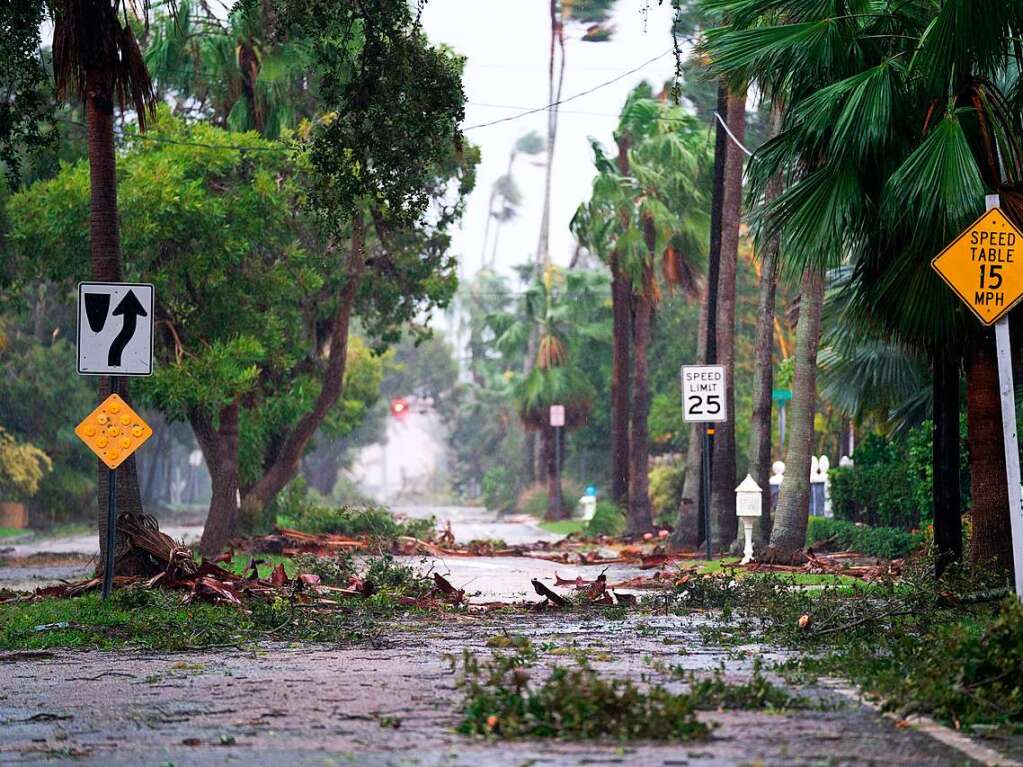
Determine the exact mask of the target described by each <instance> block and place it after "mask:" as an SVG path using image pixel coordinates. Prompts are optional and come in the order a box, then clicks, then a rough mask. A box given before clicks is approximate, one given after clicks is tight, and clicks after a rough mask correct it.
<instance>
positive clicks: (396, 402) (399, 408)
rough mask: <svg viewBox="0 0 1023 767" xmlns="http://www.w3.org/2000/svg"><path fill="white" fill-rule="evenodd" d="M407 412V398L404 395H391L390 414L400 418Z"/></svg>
mask: <svg viewBox="0 0 1023 767" xmlns="http://www.w3.org/2000/svg"><path fill="white" fill-rule="evenodd" d="M408 412H409V404H408V400H406V399H405V398H404V397H392V398H391V415H393V416H394V417H395V418H401V417H402V416H404V415H405V414H406V413H408Z"/></svg>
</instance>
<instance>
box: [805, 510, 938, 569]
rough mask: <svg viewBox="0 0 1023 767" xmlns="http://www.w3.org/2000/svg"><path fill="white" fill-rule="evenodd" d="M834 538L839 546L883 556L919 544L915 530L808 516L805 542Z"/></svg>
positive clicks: (905, 551) (895, 554) (920, 538)
mask: <svg viewBox="0 0 1023 767" xmlns="http://www.w3.org/2000/svg"><path fill="white" fill-rule="evenodd" d="M831 539H833V540H834V545H835V546H836V547H837V548H840V549H850V550H852V551H856V552H859V553H860V554H869V555H870V556H874V557H882V558H884V559H895V558H896V557H903V556H905V555H906V554H908V553H909V552H911V551H913V550H914V549H916V548H919V547H920V546H921V545H922V544H923V536H922V535H920V534H919V533H908V532H906V531H905V530H899V529H897V528H894V527H868V526H867V525H858V524H856V523H855V522H848V521H846V520H843V519H826V518H824V517H810V523H809V525H808V526H807V529H806V545H807V546H814V545H816V544H818V543H821V542H822V541H828V540H831Z"/></svg>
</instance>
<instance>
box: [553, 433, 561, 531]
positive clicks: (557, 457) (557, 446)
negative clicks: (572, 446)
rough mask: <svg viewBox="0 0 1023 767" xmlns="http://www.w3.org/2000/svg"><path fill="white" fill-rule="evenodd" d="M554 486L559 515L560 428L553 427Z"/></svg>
mask: <svg viewBox="0 0 1023 767" xmlns="http://www.w3.org/2000/svg"><path fill="white" fill-rule="evenodd" d="M554 484H555V485H557V487H558V498H557V504H558V513H559V514H560V513H561V509H562V503H561V501H562V498H561V427H560V426H555V427H554Z"/></svg>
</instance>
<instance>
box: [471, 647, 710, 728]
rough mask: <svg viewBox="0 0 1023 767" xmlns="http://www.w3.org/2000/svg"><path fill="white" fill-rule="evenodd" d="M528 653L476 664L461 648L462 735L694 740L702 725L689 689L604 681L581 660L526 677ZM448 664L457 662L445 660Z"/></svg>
mask: <svg viewBox="0 0 1023 767" xmlns="http://www.w3.org/2000/svg"><path fill="white" fill-rule="evenodd" d="M530 660H531V658H530V657H523V656H519V655H512V656H502V655H496V656H494V657H493V658H492V659H491V660H489V661H485V662H482V663H481V662H480V661H479V660H478V659H477V658H476V656H475V655H473V654H472V653H471V652H469V651H467V650H466V651H464V652H463V655H462V659H461V668H460V669H459V671H460V673H459V678H458V682H457V684H458V686H459V687H461V688H462V689H463V691H464V696H465V697H464V700H463V702H462V722H461V723H460V724H459V726H458V731H459V732H461V733H464V734H466V735H485V736H491V737H501V738H522V737H533V738H564V739H568V740H583V739H600V738H615V739H617V740H623V741H624V740H698V739H703V738H706V737H707V736H708V735H709V734H710V728H709V727H708V726H707V725H706V724H704V723H703V722H701V721H700V720H699V719H697V718H696V705H695V702H694V700H693V698H692V696H690V695H685V694H681V695H680V694H676V693H673V692H670V691H669V690H667V689H665V688H664V687H662V686H660V685H649V686H648V687H646V688H645V689H641V688H640V687H638V686H636V684H634V683H633V682H632V681H631V680H628V679H605V678H603V677H601V676H600V675H599V674H598V673H597V672H596V671H594V670H593V669H592V668H591V667H590V666H589V665H588V664H587V663H586V662H585V661H583V660H580V662H579V665H578V666H577V667H576V668H563V667H560V666H556V667H555V668H554V669H553V670H552V671H551V674H550V676H549V677H547V678H546V679H545V680H544V681H543V682H540V683H533V682H531V679H530V673H529V671H528V670H527V668H526V666H527V664H528V663H529V662H530ZM452 665H458V664H456V663H454V662H453V663H452Z"/></svg>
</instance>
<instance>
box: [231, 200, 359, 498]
mask: <svg viewBox="0 0 1023 767" xmlns="http://www.w3.org/2000/svg"><path fill="white" fill-rule="evenodd" d="M365 238H366V226H365V221H364V220H363V217H362V214H361V213H357V214H356V215H355V218H354V220H353V221H352V244H351V249H350V251H349V255H348V259H347V264H346V272H347V281H346V282H345V286H344V289H343V290H342V291H341V297H340V301H339V302H338V308H337V311H336V312H335V314H334V317H333V319H332V321H331V330H330V352H329V354H328V357H327V366H326V370H324V373H323V378H322V381H323V383H322V386H321V387H320V394H319V396H318V397H317V398H316V402H315V403H314V404H313V408H312V410H310V411H309V412H308V413H306V414H305V415H304V416H302V418H300V419H299V421H298V423H297V424H295V427H294V428H293V429H292V430H291V432H290V433H289V434H288V436H287V438H286V439H285V440H284V442H283V444H282V445H281V449H280V452H279V454H278V456H277V460H276V461H274V463H273V465H272V466H271V467H270V468H269V470H267V471H266V472H265V473H264V474H263V476H262V477H260V479H259V480H258V481H257V482H256V484H254V485H253V486H252V488H251V489H249V491H248V492H247V493H246V494H245V500H244V503H245V505H246V508H250V507H251V508H252V509H264V508H266V506H267V505H268V504H269V503H270V502H271V501H272V500H273V499H274V497H275V496H276V495H277V494H278V493H279V492H280V491H281V490H283V489H284V486H285V485H287V484H288V483H289V482H290V481H291V480H292V479H294V478H295V476H296V475H297V474H298V469H299V462H300V461H301V460H302V455H303V454H304V453H305V449H306V447H308V445H309V441H310V440H311V439H312V438H313V435H314V434H315V433H316V430H317V429H318V428H319V427H320V424H321V423H323V419H324V418H326V416H327V414H328V413H329V412H330V409H331V408H332V407H333V406H334V404H335V403H336V402H337V400H338V398H339V397H340V396H341V392H342V390H343V389H344V378H345V367H346V363H347V361H348V328H349V325H350V324H351V319H352V309H353V307H354V305H355V296H356V294H357V293H358V289H359V282H360V279H361V277H362V272H363V269H364V268H365V265H366V252H365V245H366V243H365Z"/></svg>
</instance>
